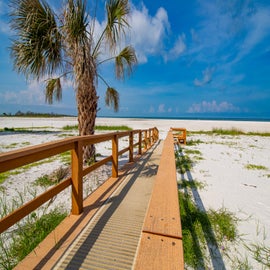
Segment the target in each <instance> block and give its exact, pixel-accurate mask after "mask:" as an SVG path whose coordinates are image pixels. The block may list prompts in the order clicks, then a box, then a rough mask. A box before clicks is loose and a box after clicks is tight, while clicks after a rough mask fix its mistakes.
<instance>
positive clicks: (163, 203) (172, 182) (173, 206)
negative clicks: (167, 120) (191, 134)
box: [134, 130, 184, 270]
mask: <svg viewBox="0 0 270 270" xmlns="http://www.w3.org/2000/svg"><path fill="white" fill-rule="evenodd" d="M176 177H177V176H176V165H175V154H174V137H173V132H172V130H170V131H169V133H168V135H167V137H166V139H165V141H164V145H163V151H162V155H161V159H160V163H159V168H158V172H157V175H156V179H155V184H154V187H153V191H152V196H151V200H150V203H149V206H148V210H147V214H146V217H145V220H144V225H143V229H142V236H141V241H140V246H139V249H138V255H137V258H136V263H135V268H134V269H135V270H146V269H149V270H150V269H164V270H165V269H175V270H183V269H184V255H183V243H182V228H181V219H180V210H179V199H178V187H177V179H176Z"/></svg>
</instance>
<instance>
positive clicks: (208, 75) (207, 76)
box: [194, 68, 214, 86]
mask: <svg viewBox="0 0 270 270" xmlns="http://www.w3.org/2000/svg"><path fill="white" fill-rule="evenodd" d="M213 72H214V68H207V69H205V70H204V71H203V72H202V73H203V78H202V79H201V80H199V79H197V78H196V79H195V80H194V84H195V85H196V86H203V85H205V84H208V83H210V82H211V80H212V75H213Z"/></svg>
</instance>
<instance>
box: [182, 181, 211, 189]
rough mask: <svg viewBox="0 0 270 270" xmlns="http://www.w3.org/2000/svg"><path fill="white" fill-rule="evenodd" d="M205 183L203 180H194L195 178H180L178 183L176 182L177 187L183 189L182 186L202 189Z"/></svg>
mask: <svg viewBox="0 0 270 270" xmlns="http://www.w3.org/2000/svg"><path fill="white" fill-rule="evenodd" d="M205 186H206V184H204V183H203V182H200V181H196V180H191V181H190V180H185V179H182V180H181V181H180V182H179V183H178V187H179V188H180V189H184V188H195V189H203V188H205Z"/></svg>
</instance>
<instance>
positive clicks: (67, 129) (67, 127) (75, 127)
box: [62, 125, 78, 131]
mask: <svg viewBox="0 0 270 270" xmlns="http://www.w3.org/2000/svg"><path fill="white" fill-rule="evenodd" d="M62 129H63V130H65V131H70V130H78V125H73V126H70V125H67V126H64V127H63V128H62Z"/></svg>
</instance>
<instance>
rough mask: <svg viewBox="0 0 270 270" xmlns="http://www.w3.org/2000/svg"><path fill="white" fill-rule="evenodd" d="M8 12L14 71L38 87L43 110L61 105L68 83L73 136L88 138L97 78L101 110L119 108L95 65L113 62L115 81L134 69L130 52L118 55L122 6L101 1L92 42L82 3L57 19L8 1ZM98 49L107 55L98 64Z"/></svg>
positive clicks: (38, 5)
mask: <svg viewBox="0 0 270 270" xmlns="http://www.w3.org/2000/svg"><path fill="white" fill-rule="evenodd" d="M97 1H98V0H97ZM11 9H12V11H11V13H10V16H11V27H12V29H13V30H14V31H15V34H16V38H15V39H14V40H13V41H12V46H11V56H12V58H13V59H14V68H15V70H17V71H18V72H19V73H22V74H24V75H25V76H26V78H32V79H36V80H38V81H41V80H42V81H44V82H45V97H46V101H47V102H48V103H49V104H52V103H53V101H55V100H57V101H60V100H61V98H62V85H61V82H62V81H63V80H65V79H68V78H69V79H72V80H73V81H74V89H75V91H76V101H77V109H78V127H79V135H91V134H94V127H95V119H96V115H97V109H98V107H97V106H98V98H99V97H98V95H97V91H96V86H97V81H98V78H100V79H101V80H102V81H103V82H104V83H105V84H106V87H107V90H106V98H105V102H106V105H107V106H109V107H112V108H113V109H114V110H115V111H118V106H119V95H118V92H117V90H116V89H114V88H112V87H110V86H109V84H108V83H107V82H106V81H105V80H104V78H103V77H101V76H100V75H99V73H98V68H99V65H100V64H102V63H104V62H105V61H108V60H114V61H115V74H116V77H117V78H118V79H124V78H125V77H126V75H130V74H131V73H132V71H133V68H134V66H135V64H136V63H137V58H136V55H135V51H134V49H133V48H132V47H131V46H127V47H125V48H124V49H123V50H121V51H120V50H119V47H120V45H121V43H122V38H123V37H125V33H126V32H125V31H126V29H128V28H129V24H128V21H127V19H128V18H127V17H128V15H129V13H130V9H129V3H128V0H109V1H107V3H106V19H107V21H106V25H105V27H104V30H103V32H101V34H100V37H99V38H98V39H94V28H95V19H96V18H95V16H94V17H92V20H91V21H90V19H89V18H91V17H90V14H88V13H87V4H86V1H85V0H67V1H66V3H65V4H64V5H63V10H62V12H61V13H60V14H56V13H55V12H54V11H53V9H52V8H51V7H50V6H49V4H48V3H47V2H46V1H45V0H12V1H11ZM104 49H105V50H106V51H109V53H110V55H111V56H110V57H109V58H108V59H100V56H101V50H104ZM119 51H120V52H119ZM116 52H119V53H118V54H117V53H116ZM44 78H46V80H45V79H44ZM93 155H94V147H93V146H92V147H91V146H89V147H87V148H86V149H85V151H84V160H85V161H86V160H87V159H89V158H90V157H93Z"/></svg>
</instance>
